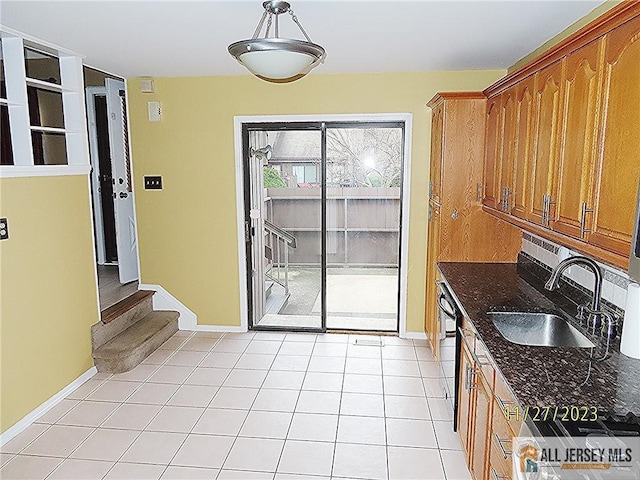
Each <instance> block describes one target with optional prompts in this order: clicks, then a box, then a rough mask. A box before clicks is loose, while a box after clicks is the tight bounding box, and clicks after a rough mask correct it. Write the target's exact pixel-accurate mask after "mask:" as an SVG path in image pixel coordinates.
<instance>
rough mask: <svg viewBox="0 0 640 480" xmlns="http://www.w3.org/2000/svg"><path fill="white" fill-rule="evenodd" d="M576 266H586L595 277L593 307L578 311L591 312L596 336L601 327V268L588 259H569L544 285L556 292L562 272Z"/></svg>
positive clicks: (563, 262)
mask: <svg viewBox="0 0 640 480" xmlns="http://www.w3.org/2000/svg"><path fill="white" fill-rule="evenodd" d="M574 264H580V265H584V266H585V267H587V268H589V270H591V271H592V272H593V275H594V276H595V283H594V286H593V297H592V298H591V306H590V307H589V308H585V307H582V306H581V307H579V308H578V311H579V313H580V315H582V311H583V310H587V311H588V312H589V315H590V317H591V318H592V319H593V326H592V332H593V333H594V334H595V332H596V330H597V329H598V328H599V327H600V316H601V315H602V312H601V310H600V293H601V291H602V270H601V269H600V266H599V265H598V264H597V263H596V262H594V261H593V260H591V259H590V258H587V257H580V256H577V257H569V258H566V259H564V260H563V261H561V262H560V263H559V264H558V266H557V267H556V268H554V269H553V271H552V272H551V277H549V280H547V283H545V284H544V288H546V289H547V290H555V289H556V288H558V284H559V283H560V277H561V276H562V272H564V271H565V270H566V269H567V268H568V267H570V266H571V265H574Z"/></svg>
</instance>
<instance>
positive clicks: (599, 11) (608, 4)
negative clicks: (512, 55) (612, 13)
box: [507, 0, 623, 73]
mask: <svg viewBox="0 0 640 480" xmlns="http://www.w3.org/2000/svg"><path fill="white" fill-rule="evenodd" d="M622 1H623V0H606V1H605V2H604V3H602V4H601V5H598V6H597V7H596V8H594V9H593V10H592V11H591V12H589V13H588V14H587V15H585V16H584V17H582V18H581V19H580V20H578V21H577V22H575V23H572V24H571V25H569V26H568V27H567V28H565V29H564V30H563V31H561V32H560V33H559V34H558V35H556V36H555V37H553V38H551V39H549V40H547V41H546V42H544V43H543V44H542V45H540V46H539V47H538V48H536V49H535V50H534V51H533V52H531V53H529V54H528V55H526V56H525V57H522V58H521V59H520V60H518V61H517V62H516V63H514V64H513V65H511V66H510V67H509V69H508V70H507V71H508V73H511V72H514V71H516V70H518V69H519V68H520V67H523V66H524V65H526V64H527V63H529V62H530V61H531V60H533V59H534V58H536V57H537V56H539V55H540V54H542V53H544V52H546V51H547V50H549V49H550V48H551V47H553V46H555V45H557V44H558V43H560V42H561V41H562V40H564V39H565V38H567V37H568V36H569V35H572V34H574V33H576V32H577V31H578V30H580V29H581V28H582V27H584V26H585V25H586V24H588V23H589V22H592V21H593V20H595V19H596V18H598V17H599V16H600V15H603V14H604V13H605V12H607V11H608V10H611V9H612V8H613V7H615V6H616V5H618V4H619V3H622Z"/></svg>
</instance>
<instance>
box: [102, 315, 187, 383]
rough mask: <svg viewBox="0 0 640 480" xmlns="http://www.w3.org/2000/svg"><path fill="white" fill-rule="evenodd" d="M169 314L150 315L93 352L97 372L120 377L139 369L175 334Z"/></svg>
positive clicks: (174, 322) (173, 318) (174, 321)
mask: <svg viewBox="0 0 640 480" xmlns="http://www.w3.org/2000/svg"><path fill="white" fill-rule="evenodd" d="M179 316H180V314H179V313H178V312H173V311H152V312H149V313H147V314H146V315H145V316H144V317H142V318H141V319H139V320H138V321H137V322H135V323H134V324H132V325H131V326H129V327H128V328H127V329H126V330H124V331H122V332H121V333H119V334H118V335H116V336H115V337H113V338H112V339H110V340H108V341H107V342H105V343H104V344H102V345H101V346H99V347H97V348H95V349H94V351H93V358H94V361H95V364H96V367H97V368H98V372H106V373H123V372H127V371H129V370H131V369H132V368H134V367H136V366H137V365H139V364H140V363H141V362H142V361H143V360H144V359H145V358H147V357H148V356H149V355H150V354H151V353H153V352H154V351H155V350H156V349H157V348H158V347H159V346H160V345H162V344H163V343H164V342H166V341H167V340H168V339H169V338H170V337H171V336H172V335H173V334H174V333H176V332H177V331H178V317H179Z"/></svg>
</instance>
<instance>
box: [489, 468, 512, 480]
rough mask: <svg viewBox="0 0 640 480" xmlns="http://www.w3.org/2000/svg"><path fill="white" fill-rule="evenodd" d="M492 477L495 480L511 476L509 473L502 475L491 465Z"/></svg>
mask: <svg viewBox="0 0 640 480" xmlns="http://www.w3.org/2000/svg"><path fill="white" fill-rule="evenodd" d="M491 478H492V479H493V480H502V479H503V478H509V476H508V475H500V474H499V473H498V472H496V471H495V470H494V469H493V467H491Z"/></svg>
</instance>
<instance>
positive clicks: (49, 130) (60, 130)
mask: <svg viewBox="0 0 640 480" xmlns="http://www.w3.org/2000/svg"><path fill="white" fill-rule="evenodd" d="M31 131H32V132H43V133H58V134H62V135H64V134H65V133H67V130H65V129H64V128H59V127H38V126H31Z"/></svg>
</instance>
